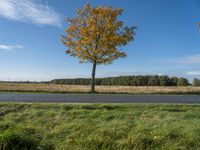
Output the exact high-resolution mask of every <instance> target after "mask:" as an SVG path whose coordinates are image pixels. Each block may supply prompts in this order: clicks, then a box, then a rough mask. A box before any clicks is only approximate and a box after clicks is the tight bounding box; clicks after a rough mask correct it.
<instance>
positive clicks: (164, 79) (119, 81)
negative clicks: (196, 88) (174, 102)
mask: <svg viewBox="0 0 200 150" xmlns="http://www.w3.org/2000/svg"><path fill="white" fill-rule="evenodd" d="M50 83H52V84H66V85H90V84H91V78H75V79H54V80H52V81H50ZM95 84H96V85H110V86H188V85H190V83H189V81H188V79H186V78H178V77H169V76H166V75H165V76H159V75H137V76H119V77H105V78H96V80H95ZM199 85H200V81H199Z"/></svg>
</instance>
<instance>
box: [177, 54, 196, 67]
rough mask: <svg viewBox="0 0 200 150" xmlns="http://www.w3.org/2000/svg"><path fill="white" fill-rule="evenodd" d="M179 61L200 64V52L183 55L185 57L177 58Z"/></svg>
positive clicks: (187, 63) (180, 62)
mask: <svg viewBox="0 0 200 150" xmlns="http://www.w3.org/2000/svg"><path fill="white" fill-rule="evenodd" d="M177 63H179V64H186V65H190V64H200V54H197V55H191V56H186V57H183V58H179V59H178V60H177Z"/></svg>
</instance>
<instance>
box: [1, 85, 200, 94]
mask: <svg viewBox="0 0 200 150" xmlns="http://www.w3.org/2000/svg"><path fill="white" fill-rule="evenodd" d="M0 91H22V92H23V91H29V92H62V93H70V92H72V93H73V92H76V93H87V92H89V91H90V86H85V85H60V84H22V83H0ZM96 91H97V92H99V93H135V94H142V93H147V94H148V93H149V94H151V93H157V94H159V93H160V94H170V93H171V94H176V93H179V94H200V87H193V86H186V87H173V86H96Z"/></svg>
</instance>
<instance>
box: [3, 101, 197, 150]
mask: <svg viewBox="0 0 200 150" xmlns="http://www.w3.org/2000/svg"><path fill="white" fill-rule="evenodd" d="M199 116H200V105H166V104H162V105H159V104H31V103H21V104H16V103H0V119H1V121H0V149H1V150H10V149H11V147H12V149H33V150H37V149H48V150H51V149H56V150H65V149H66V150H68V149H69V150H71V149H87V150H88V149H92V150H95V149H96V150H97V149H109V150H116V149H125V150H128V149H140V150H145V149H159V150H160V149H181V150H189V149H191V150H198V149H199V147H200V142H199V141H200V126H199V124H200V117H199Z"/></svg>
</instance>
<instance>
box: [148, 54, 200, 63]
mask: <svg viewBox="0 0 200 150" xmlns="http://www.w3.org/2000/svg"><path fill="white" fill-rule="evenodd" d="M149 62H150V63H161V64H163V63H164V64H178V65H194V64H200V54H196V55H188V56H184V57H174V58H173V57H172V58H168V59H158V60H151V61H149Z"/></svg>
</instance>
